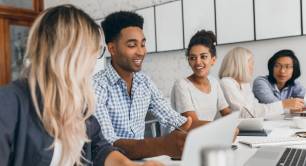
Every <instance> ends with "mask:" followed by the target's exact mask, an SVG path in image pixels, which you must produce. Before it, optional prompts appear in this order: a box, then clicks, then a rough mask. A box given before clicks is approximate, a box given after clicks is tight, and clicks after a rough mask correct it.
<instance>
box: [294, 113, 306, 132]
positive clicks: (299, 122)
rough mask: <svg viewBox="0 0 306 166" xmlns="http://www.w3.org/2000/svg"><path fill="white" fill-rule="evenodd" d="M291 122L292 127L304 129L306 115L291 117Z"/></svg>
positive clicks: (305, 126)
mask: <svg viewBox="0 0 306 166" xmlns="http://www.w3.org/2000/svg"><path fill="white" fill-rule="evenodd" d="M292 120H293V124H294V127H296V128H299V129H305V128H306V117H299V116H297V117H293V118H292Z"/></svg>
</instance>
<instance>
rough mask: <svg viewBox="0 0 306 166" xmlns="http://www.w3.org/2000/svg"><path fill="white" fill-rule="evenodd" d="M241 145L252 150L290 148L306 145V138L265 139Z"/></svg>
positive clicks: (244, 142) (245, 142) (252, 140)
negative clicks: (268, 147) (269, 147)
mask: <svg viewBox="0 0 306 166" xmlns="http://www.w3.org/2000/svg"><path fill="white" fill-rule="evenodd" d="M239 143H242V144H245V145H248V146H250V147H252V148H258V147H264V146H288V145H300V144H306V139H305V138H300V137H284V138H265V139H250V140H243V141H239Z"/></svg>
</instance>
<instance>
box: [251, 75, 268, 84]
mask: <svg viewBox="0 0 306 166" xmlns="http://www.w3.org/2000/svg"><path fill="white" fill-rule="evenodd" d="M254 83H269V79H268V76H258V77H256V78H255V80H254Z"/></svg>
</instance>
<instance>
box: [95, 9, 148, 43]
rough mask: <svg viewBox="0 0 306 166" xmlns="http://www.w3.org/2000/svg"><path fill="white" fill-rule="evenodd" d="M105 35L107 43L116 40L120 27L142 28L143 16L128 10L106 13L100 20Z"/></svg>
mask: <svg viewBox="0 0 306 166" xmlns="http://www.w3.org/2000/svg"><path fill="white" fill-rule="evenodd" d="M101 27H102V28H103V31H104V35H105V42H106V43H109V42H112V41H114V40H116V39H117V38H118V37H119V34H120V32H121V30H122V29H124V28H127V27H139V28H140V29H142V28H143V17H142V16H140V15H138V14H136V13H134V12H129V11H119V12H114V13H111V14H110V15H108V16H107V17H106V18H105V20H104V21H102V22H101Z"/></svg>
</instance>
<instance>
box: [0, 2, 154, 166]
mask: <svg viewBox="0 0 306 166" xmlns="http://www.w3.org/2000/svg"><path fill="white" fill-rule="evenodd" d="M100 53H101V36H100V30H99V27H98V26H97V25H96V24H95V22H94V21H93V20H92V19H91V18H90V17H89V16H88V15H87V14H85V13H84V12H83V11H82V10H80V9H77V8H75V7H74V6H71V5H64V6H58V7H54V8H50V9H47V10H46V11H44V12H43V13H42V14H41V15H40V16H39V17H38V18H37V19H36V21H35V22H34V24H33V26H32V28H31V30H30V34H29V38H28V43H27V51H26V58H27V60H28V62H29V63H28V64H27V66H26V70H25V71H26V72H25V78H22V79H19V80H17V81H15V82H13V83H11V84H10V85H8V86H4V87H1V88H0V105H1V108H0V131H1V132H0V156H1V160H0V165H14V166H20V165H40V166H44V165H51V166H53V165H61V166H68V165H85V164H93V165H107V166H115V165H117V166H119V165H120V166H121V165H125V166H131V165H136V164H134V163H132V162H131V161H130V160H129V159H127V158H126V157H125V156H123V155H122V154H121V153H120V152H119V151H118V150H119V149H116V148H114V147H112V146H111V145H110V144H109V143H107V141H106V140H105V139H104V137H103V136H102V134H101V130H100V126H99V124H98V122H97V120H96V119H95V118H94V117H93V116H92V114H93V112H94V105H95V101H94V95H93V92H92V88H91V82H90V80H91V73H92V71H93V67H94V66H95V62H96V58H97V57H98V56H99V55H100ZM147 164H151V165H157V164H155V163H147ZM147 164H145V165H147Z"/></svg>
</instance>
